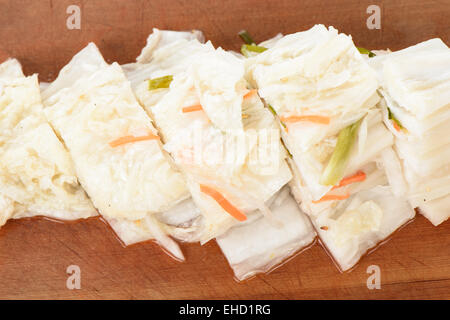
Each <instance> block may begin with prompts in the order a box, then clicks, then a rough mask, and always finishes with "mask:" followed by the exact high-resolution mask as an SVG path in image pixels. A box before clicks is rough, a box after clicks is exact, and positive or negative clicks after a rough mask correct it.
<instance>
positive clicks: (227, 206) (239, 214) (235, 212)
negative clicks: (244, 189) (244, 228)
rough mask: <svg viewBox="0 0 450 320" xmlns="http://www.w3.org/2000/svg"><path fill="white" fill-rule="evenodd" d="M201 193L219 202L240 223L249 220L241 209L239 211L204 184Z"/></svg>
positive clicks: (201, 186)
mask: <svg viewBox="0 0 450 320" xmlns="http://www.w3.org/2000/svg"><path fill="white" fill-rule="evenodd" d="M200 191H201V192H203V193H205V194H207V195H208V196H210V197H211V198H213V199H214V200H216V201H217V203H218V204H219V205H220V206H221V207H222V208H223V209H224V210H225V211H226V212H228V213H229V214H230V215H231V216H232V217H233V218H235V219H236V220H238V221H245V220H247V217H246V216H245V214H243V213H242V212H241V211H240V210H239V209H237V208H236V207H235V206H233V205H232V204H231V203H230V202H229V201H228V200H227V199H225V197H224V196H223V195H222V194H221V193H220V192H218V191H217V190H215V189H213V188H211V187H208V186H205V185H203V184H201V185H200Z"/></svg>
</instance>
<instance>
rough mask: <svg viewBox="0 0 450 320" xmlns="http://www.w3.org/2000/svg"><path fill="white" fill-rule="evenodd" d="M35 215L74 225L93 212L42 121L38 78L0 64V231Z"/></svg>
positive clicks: (62, 151) (11, 64) (14, 62)
mask: <svg viewBox="0 0 450 320" xmlns="http://www.w3.org/2000/svg"><path fill="white" fill-rule="evenodd" d="M36 215H42V216H46V217H51V218H55V219H61V220H76V219H81V218H88V217H91V216H95V215H97V212H96V210H95V209H94V207H93V206H92V204H91V202H90V200H89V199H88V198H87V196H86V194H85V193H84V191H83V189H82V188H81V187H80V185H79V183H78V180H77V177H76V176H75V173H74V169H73V166H72V162H71V159H70V157H69V154H68V153H67V151H66V150H65V148H64V146H63V144H62V143H61V142H60V141H59V140H58V138H57V136H56V135H55V133H54V132H53V130H52V128H51V127H50V125H49V124H48V122H47V120H46V119H45V115H44V112H43V109H42V103H41V95H40V92H39V86H38V79H37V75H33V76H30V77H25V76H24V74H23V73H22V67H21V66H20V64H19V62H18V61H17V60H15V59H10V60H7V61H6V62H4V63H2V64H1V65H0V226H2V225H3V224H5V223H6V220H8V219H9V218H22V217H30V216H36Z"/></svg>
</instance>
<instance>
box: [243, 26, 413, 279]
mask: <svg viewBox="0 0 450 320" xmlns="http://www.w3.org/2000/svg"><path fill="white" fill-rule="evenodd" d="M262 45H264V46H266V49H264V48H262V49H261V50H259V51H260V52H261V53H258V54H253V56H251V57H250V58H248V59H247V60H246V70H247V78H248V80H249V81H250V82H251V83H252V84H253V86H254V87H255V88H257V89H258V93H259V95H260V96H261V97H262V98H263V99H264V100H265V102H266V104H267V106H268V107H269V108H270V109H271V110H272V111H273V112H274V113H275V114H276V115H277V118H278V120H279V123H280V129H281V132H282V137H283V141H284V143H285V144H286V147H287V148H288V150H289V151H290V153H291V154H292V159H291V160H290V163H291V164H292V168H293V170H294V173H295V178H294V179H293V181H292V183H291V184H292V187H293V190H294V194H295V195H296V197H297V200H298V201H301V206H302V208H303V210H304V211H305V212H306V213H308V214H309V216H310V218H311V220H312V222H313V224H314V226H315V227H316V230H317V232H318V233H319V236H320V238H321V239H322V242H323V244H324V245H325V247H326V248H327V249H328V250H329V251H330V253H331V254H332V256H333V258H334V260H335V261H336V262H337V264H338V265H339V267H340V269H341V270H348V269H350V268H352V267H353V266H354V265H355V264H356V263H357V262H358V260H359V259H360V258H361V256H362V255H364V254H365V253H366V252H367V251H368V250H369V249H370V248H373V247H374V246H376V245H377V244H378V243H379V242H381V241H382V240H384V239H385V238H387V237H388V236H389V235H390V234H392V233H393V232H394V231H395V230H396V229H398V228H399V227H401V226H402V225H404V224H405V223H406V222H407V221H409V220H410V219H412V218H413V217H414V210H413V208H412V207H411V206H410V205H409V203H408V202H407V200H406V198H405V196H404V190H405V182H404V181H403V176H402V174H401V164H400V162H399V160H398V158H397V156H396V154H395V152H394V151H393V149H392V145H393V142H394V138H393V136H392V134H391V133H390V132H389V131H388V130H387V129H386V127H385V126H384V125H383V122H382V113H381V109H380V108H379V107H378V104H379V103H380V97H379V96H378V94H377V88H378V82H377V77H376V74H375V72H374V71H373V70H372V69H371V68H370V67H369V66H368V64H367V63H366V62H365V61H364V59H363V58H362V56H361V54H360V53H359V52H358V50H357V48H356V47H355V46H354V44H353V42H352V39H351V37H350V36H347V35H344V34H340V33H338V31H337V30H336V29H334V28H333V27H330V28H328V29H327V28H326V27H324V26H323V25H316V26H314V27H313V28H311V29H310V30H308V31H305V32H299V33H295V34H290V35H286V36H284V37H277V38H275V39H273V40H271V41H268V42H265V43H263V44H262Z"/></svg>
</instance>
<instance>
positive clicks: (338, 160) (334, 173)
mask: <svg viewBox="0 0 450 320" xmlns="http://www.w3.org/2000/svg"><path fill="white" fill-rule="evenodd" d="M361 121H362V119H360V120H358V121H357V122H355V123H354V124H351V125H349V126H348V127H346V128H344V129H342V130H341V132H339V136H338V140H337V143H336V147H335V148H334V151H333V154H332V155H331V158H330V161H329V162H328V164H327V167H326V168H325V170H324V171H323V173H322V176H321V177H320V181H319V182H320V184H322V185H325V186H334V185H337V184H338V183H339V181H341V180H342V178H343V176H344V171H345V169H346V168H347V164H348V160H349V158H350V152H351V151H352V148H353V145H354V144H355V141H356V137H357V133H358V129H359V126H360V124H361Z"/></svg>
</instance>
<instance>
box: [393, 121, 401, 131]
mask: <svg viewBox="0 0 450 320" xmlns="http://www.w3.org/2000/svg"><path fill="white" fill-rule="evenodd" d="M392 125H393V126H394V128H395V130H397V131H401V130H402V128H400V126H399V125H398V123H397V121H394V120H392Z"/></svg>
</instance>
